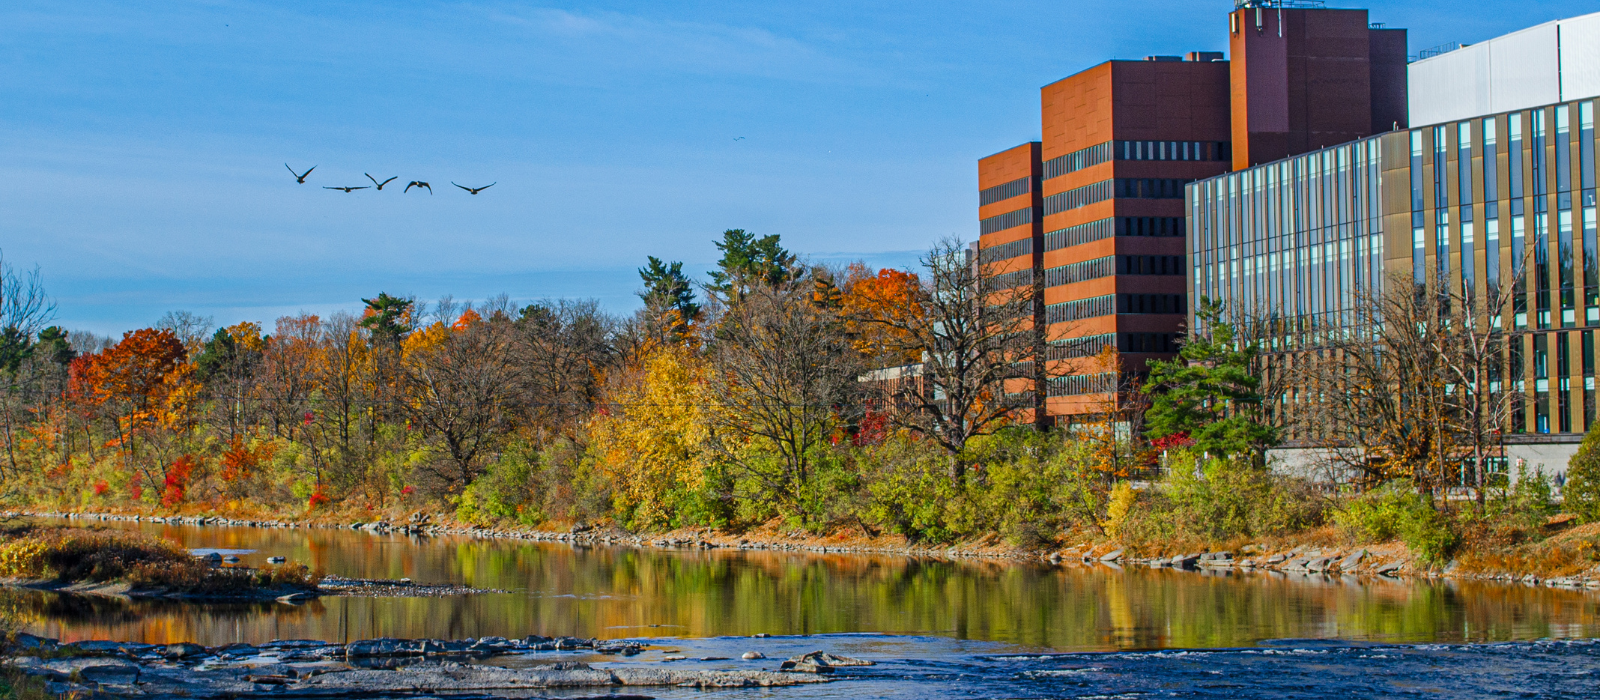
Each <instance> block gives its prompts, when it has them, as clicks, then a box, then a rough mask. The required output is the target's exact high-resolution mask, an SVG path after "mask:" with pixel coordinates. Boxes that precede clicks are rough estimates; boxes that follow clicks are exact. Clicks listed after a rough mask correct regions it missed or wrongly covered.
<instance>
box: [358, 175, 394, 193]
mask: <svg viewBox="0 0 1600 700" xmlns="http://www.w3.org/2000/svg"><path fill="white" fill-rule="evenodd" d="M361 174H362V175H366V176H367V179H368V180H371V181H372V184H374V185H377V186H378V191H379V192H382V191H383V186H384V185H387V184H389V183H391V182H394V178H392V177H391V178H389V179H387V180H384V181H383V182H378V178H375V177H373V176H372V175H370V174H368V173H361Z"/></svg>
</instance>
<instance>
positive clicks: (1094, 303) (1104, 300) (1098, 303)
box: [1044, 294, 1189, 323]
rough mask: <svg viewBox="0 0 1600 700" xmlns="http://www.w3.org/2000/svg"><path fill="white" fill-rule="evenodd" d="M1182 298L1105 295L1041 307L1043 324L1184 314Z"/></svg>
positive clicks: (1185, 307) (1185, 301)
mask: <svg viewBox="0 0 1600 700" xmlns="http://www.w3.org/2000/svg"><path fill="white" fill-rule="evenodd" d="M1187 313H1189V307H1188V295H1186V294H1106V295H1102V296H1097V297H1089V298H1088V299H1074V300H1072V301H1064V302H1061V303H1059V304H1051V305H1049V306H1046V307H1044V318H1045V323H1068V322H1070V321H1081V320H1083V319H1086V318H1095V317H1097V316H1110V315H1112V314H1187Z"/></svg>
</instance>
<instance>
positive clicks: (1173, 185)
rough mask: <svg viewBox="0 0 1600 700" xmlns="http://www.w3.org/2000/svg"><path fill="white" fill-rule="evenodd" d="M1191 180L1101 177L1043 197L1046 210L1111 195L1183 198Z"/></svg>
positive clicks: (1067, 207)
mask: <svg viewBox="0 0 1600 700" xmlns="http://www.w3.org/2000/svg"><path fill="white" fill-rule="evenodd" d="M1190 182H1192V180H1182V179H1175V178H1117V179H1115V180H1101V181H1100V182H1096V183H1091V184H1088V185H1084V186H1083V187H1079V188H1077V189H1071V190H1067V191H1066V192H1057V193H1056V194H1053V195H1050V196H1048V197H1045V198H1044V213H1045V214H1046V215H1050V214H1059V213H1061V212H1064V211H1071V210H1073V209H1077V208H1079V207H1086V206H1089V205H1090V204H1094V203H1096V202H1103V201H1105V200H1108V199H1111V198H1112V197H1130V198H1134V199H1181V198H1182V197H1183V186H1184V185H1186V184H1188V183H1190Z"/></svg>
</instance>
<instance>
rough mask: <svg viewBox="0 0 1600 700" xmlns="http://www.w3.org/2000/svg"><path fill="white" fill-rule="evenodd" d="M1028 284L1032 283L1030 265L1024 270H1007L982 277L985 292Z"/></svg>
mask: <svg viewBox="0 0 1600 700" xmlns="http://www.w3.org/2000/svg"><path fill="white" fill-rule="evenodd" d="M1029 284H1033V268H1031V267H1030V268H1028V269H1026V270H1017V271H1016V272H1007V273H1005V274H1003V275H995V276H993V277H986V278H984V279H983V290H984V291H985V292H993V291H997V290H1001V289H1011V288H1013V287H1022V286H1026V285H1029Z"/></svg>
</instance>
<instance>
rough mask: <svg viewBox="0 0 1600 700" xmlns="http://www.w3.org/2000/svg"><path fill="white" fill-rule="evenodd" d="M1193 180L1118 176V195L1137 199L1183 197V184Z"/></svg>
mask: <svg viewBox="0 0 1600 700" xmlns="http://www.w3.org/2000/svg"><path fill="white" fill-rule="evenodd" d="M1191 182H1194V181H1193V180H1184V179H1180V178H1171V177H1128V178H1117V196H1118V197H1133V198H1136V199H1182V198H1183V186H1184V185H1187V184H1189V183H1191Z"/></svg>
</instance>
